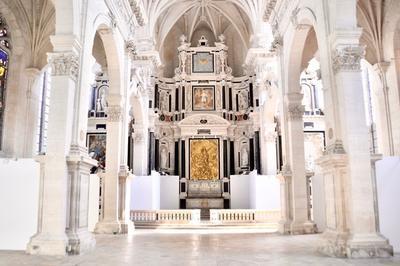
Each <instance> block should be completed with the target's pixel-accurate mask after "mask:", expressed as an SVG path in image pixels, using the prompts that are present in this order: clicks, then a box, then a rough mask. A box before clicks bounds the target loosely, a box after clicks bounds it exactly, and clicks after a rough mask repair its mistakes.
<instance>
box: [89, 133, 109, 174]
mask: <svg viewBox="0 0 400 266" xmlns="http://www.w3.org/2000/svg"><path fill="white" fill-rule="evenodd" d="M106 140H107V136H106V134H105V133H88V134H87V147H88V152H89V156H90V157H91V158H92V159H95V160H97V161H98V162H99V163H98V167H99V168H101V169H105V166H106V143H107V141H106Z"/></svg>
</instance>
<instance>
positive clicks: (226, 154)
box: [223, 139, 228, 177]
mask: <svg viewBox="0 0 400 266" xmlns="http://www.w3.org/2000/svg"><path fill="white" fill-rule="evenodd" d="M223 146H224V147H223V149H224V152H223V156H224V160H223V162H224V167H223V169H224V176H223V177H228V141H227V140H226V139H224V144H223Z"/></svg>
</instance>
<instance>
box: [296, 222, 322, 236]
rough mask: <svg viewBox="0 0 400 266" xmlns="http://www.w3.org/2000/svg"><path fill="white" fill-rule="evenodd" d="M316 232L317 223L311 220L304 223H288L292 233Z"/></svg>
mask: <svg viewBox="0 0 400 266" xmlns="http://www.w3.org/2000/svg"><path fill="white" fill-rule="evenodd" d="M316 232H317V225H316V224H315V223H314V222H311V221H307V222H305V223H298V222H292V223H291V224H290V233H291V234H292V235H305V234H315V233H316Z"/></svg>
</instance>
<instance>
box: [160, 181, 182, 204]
mask: <svg viewBox="0 0 400 266" xmlns="http://www.w3.org/2000/svg"><path fill="white" fill-rule="evenodd" d="M160 186H161V187H160V208H161V210H177V209H179V176H161V177H160Z"/></svg>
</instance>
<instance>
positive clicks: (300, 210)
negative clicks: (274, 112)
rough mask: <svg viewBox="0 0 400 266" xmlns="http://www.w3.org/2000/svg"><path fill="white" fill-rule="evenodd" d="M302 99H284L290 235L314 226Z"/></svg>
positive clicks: (292, 96)
mask: <svg viewBox="0 0 400 266" xmlns="http://www.w3.org/2000/svg"><path fill="white" fill-rule="evenodd" d="M302 99H303V95H302V94H301V93H288V94H286V97H285V100H286V108H287V109H286V111H287V112H288V116H287V119H288V121H287V125H288V126H287V133H288V152H289V154H288V161H289V164H290V166H291V170H292V187H291V190H292V196H293V199H292V202H293V204H292V208H293V209H292V212H293V221H292V223H291V225H290V233H292V234H305V233H314V232H315V225H314V224H313V223H312V222H311V221H309V219H308V217H309V215H308V212H309V208H308V199H307V178H306V170H305V158H304V131H303V114H304V106H303V105H302V104H301V101H302Z"/></svg>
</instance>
